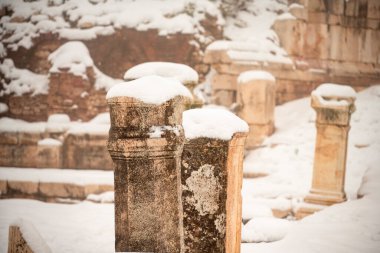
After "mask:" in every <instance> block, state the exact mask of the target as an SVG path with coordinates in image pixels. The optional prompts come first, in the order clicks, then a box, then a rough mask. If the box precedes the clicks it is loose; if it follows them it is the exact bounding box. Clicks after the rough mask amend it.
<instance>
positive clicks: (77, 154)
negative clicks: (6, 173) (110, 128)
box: [0, 132, 112, 170]
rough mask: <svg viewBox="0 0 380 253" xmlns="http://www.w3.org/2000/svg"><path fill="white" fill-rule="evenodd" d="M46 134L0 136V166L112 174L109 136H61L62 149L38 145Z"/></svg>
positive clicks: (0, 134) (22, 133)
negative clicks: (95, 170)
mask: <svg viewBox="0 0 380 253" xmlns="http://www.w3.org/2000/svg"><path fill="white" fill-rule="evenodd" d="M46 137H49V136H48V134H47V133H44V132H40V133H39V132H37V133H26V132H1V133H0V166H4V167H30V168H69V169H100V170H112V160H111V157H110V156H109V154H108V151H107V146H106V145H107V139H108V135H107V134H106V135H99V134H91V135H90V134H71V133H66V134H64V135H63V136H61V138H58V139H61V140H63V141H62V145H51V146H50V145H41V144H39V143H38V142H39V141H41V140H43V139H44V138H46Z"/></svg>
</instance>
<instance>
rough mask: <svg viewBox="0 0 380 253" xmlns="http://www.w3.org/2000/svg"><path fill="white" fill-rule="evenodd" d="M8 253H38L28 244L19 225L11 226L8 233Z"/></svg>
mask: <svg viewBox="0 0 380 253" xmlns="http://www.w3.org/2000/svg"><path fill="white" fill-rule="evenodd" d="M8 253H37V252H34V251H33V250H32V249H31V247H30V246H29V245H28V242H27V241H26V240H25V238H24V236H23V235H22V233H21V231H20V228H19V227H18V226H10V227H9V233H8Z"/></svg>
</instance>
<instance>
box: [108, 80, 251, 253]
mask: <svg viewBox="0 0 380 253" xmlns="http://www.w3.org/2000/svg"><path fill="white" fill-rule="evenodd" d="M173 89H177V90H174V91H173ZM142 91H144V92H142ZM173 92H174V93H173ZM184 96H186V97H188V98H186V99H189V98H191V95H190V92H189V91H187V90H186V89H185V88H184V86H182V85H181V84H180V83H179V82H175V81H173V79H165V78H162V77H158V76H147V77H142V78H140V79H137V80H134V81H131V82H129V83H123V84H119V85H117V86H114V87H113V88H111V90H110V91H109V92H108V94H107V101H108V103H109V105H110V109H111V130H110V137H109V143H108V150H109V152H110V154H111V157H112V159H113V161H114V164H115V167H114V180H115V234H116V241H115V245H116V246H115V247H116V251H145V252H146V251H154V252H226V253H227V252H236V253H238V252H240V241H241V240H240V236H239V235H240V234H241V229H240V226H241V204H242V203H241V193H240V191H241V185H242V162H243V151H244V142H245V138H246V133H245V132H247V131H248V126H247V124H246V123H245V122H244V121H242V120H241V119H239V118H237V117H236V116H235V115H233V114H232V113H230V112H227V111H222V110H210V111H208V110H205V109H195V110H190V111H186V113H185V114H184V126H185V133H186V142H185V144H184V141H185V139H184V136H183V128H182V111H183V109H184V104H185V100H186V99H185V98H184ZM218 115H219V116H218ZM216 116H218V117H216ZM210 119H211V120H210ZM221 124H225V127H224V128H223V127H222V128H220V125H221ZM218 129H219V130H220V131H217V130H218ZM181 196H182V199H181Z"/></svg>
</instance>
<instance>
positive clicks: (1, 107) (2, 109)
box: [0, 103, 9, 113]
mask: <svg viewBox="0 0 380 253" xmlns="http://www.w3.org/2000/svg"><path fill="white" fill-rule="evenodd" d="M8 110H9V107H8V105H7V104H4V103H0V113H6V112H7V111H8Z"/></svg>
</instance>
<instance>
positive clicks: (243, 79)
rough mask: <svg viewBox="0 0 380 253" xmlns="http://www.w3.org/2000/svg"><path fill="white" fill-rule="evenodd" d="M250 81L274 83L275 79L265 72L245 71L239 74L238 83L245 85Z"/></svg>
mask: <svg viewBox="0 0 380 253" xmlns="http://www.w3.org/2000/svg"><path fill="white" fill-rule="evenodd" d="M252 80H268V81H273V82H275V81H276V78H274V76H273V75H272V74H271V73H269V72H267V71H261V70H257V71H245V72H243V73H241V74H240V75H239V77H238V83H240V84H242V83H247V82H249V81H252Z"/></svg>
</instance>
